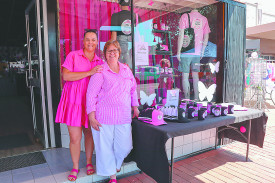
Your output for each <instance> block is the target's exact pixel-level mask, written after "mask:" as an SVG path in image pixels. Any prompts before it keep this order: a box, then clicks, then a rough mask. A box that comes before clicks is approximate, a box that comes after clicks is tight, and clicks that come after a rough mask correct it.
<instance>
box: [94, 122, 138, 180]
mask: <svg viewBox="0 0 275 183" xmlns="http://www.w3.org/2000/svg"><path fill="white" fill-rule="evenodd" d="M101 125H102V127H100V128H99V129H100V131H96V130H94V129H93V128H92V132H93V138H94V144H95V151H96V173H97V175H101V176H111V175H114V174H116V169H120V167H121V165H122V163H123V161H124V158H126V156H127V155H128V154H129V153H130V152H131V150H132V148H133V145H132V144H133V143H132V127H131V124H122V125H104V124H101Z"/></svg>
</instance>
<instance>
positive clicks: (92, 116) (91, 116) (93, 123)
mask: <svg viewBox="0 0 275 183" xmlns="http://www.w3.org/2000/svg"><path fill="white" fill-rule="evenodd" d="M88 117H89V122H90V125H91V127H92V128H93V129H95V130H97V131H99V127H102V125H101V124H100V123H99V122H98V121H97V120H96V119H95V112H94V111H93V112H91V113H90V114H88Z"/></svg>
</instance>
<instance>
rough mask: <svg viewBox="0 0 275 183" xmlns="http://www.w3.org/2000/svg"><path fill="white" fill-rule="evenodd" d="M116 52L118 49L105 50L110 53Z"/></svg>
mask: <svg viewBox="0 0 275 183" xmlns="http://www.w3.org/2000/svg"><path fill="white" fill-rule="evenodd" d="M117 52H118V49H114V50H108V51H107V53H108V54H111V53H114V54H116V53H117Z"/></svg>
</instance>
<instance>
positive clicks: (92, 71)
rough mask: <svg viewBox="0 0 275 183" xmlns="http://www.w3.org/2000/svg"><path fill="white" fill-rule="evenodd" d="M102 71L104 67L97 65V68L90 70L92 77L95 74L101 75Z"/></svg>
mask: <svg viewBox="0 0 275 183" xmlns="http://www.w3.org/2000/svg"><path fill="white" fill-rule="evenodd" d="M102 70H103V67H102V66H101V65H97V66H95V67H94V68H92V69H91V70H90V74H91V76H92V75H94V74H95V73H101V72H102Z"/></svg>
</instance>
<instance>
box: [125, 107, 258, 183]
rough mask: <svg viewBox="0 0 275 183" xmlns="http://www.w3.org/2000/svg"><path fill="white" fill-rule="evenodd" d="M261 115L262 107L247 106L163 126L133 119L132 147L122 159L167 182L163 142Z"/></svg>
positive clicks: (160, 182) (164, 182)
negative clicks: (238, 109)
mask: <svg viewBox="0 0 275 183" xmlns="http://www.w3.org/2000/svg"><path fill="white" fill-rule="evenodd" d="M262 115H263V112H262V111H259V110H255V109H249V110H248V111H238V112H235V114H233V115H228V116H221V117H214V116H208V117H207V118H206V119H205V120H203V121H198V120H196V119H193V120H191V122H189V123H173V122H169V123H168V124H167V125H163V126H153V125H150V124H147V123H144V122H141V121H138V120H136V119H134V120H133V122H132V133H133V150H132V152H131V153H130V155H129V156H128V157H127V158H126V160H125V161H126V162H127V161H135V162H136V163H137V166H138V168H139V169H140V170H142V171H143V172H145V173H146V174H147V175H149V176H151V177H152V178H153V179H155V180H156V181H157V182H159V183H162V182H163V183H167V182H169V162H168V158H167V155H166V150H165V143H166V141H167V140H168V139H169V138H172V137H176V136H181V135H187V134H191V133H195V132H199V131H203V130H207V129H211V128H218V127H221V126H225V125H230V124H233V123H235V122H237V123H239V122H242V121H246V120H249V119H254V118H259V117H261V116H262ZM252 122H253V121H252Z"/></svg>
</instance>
